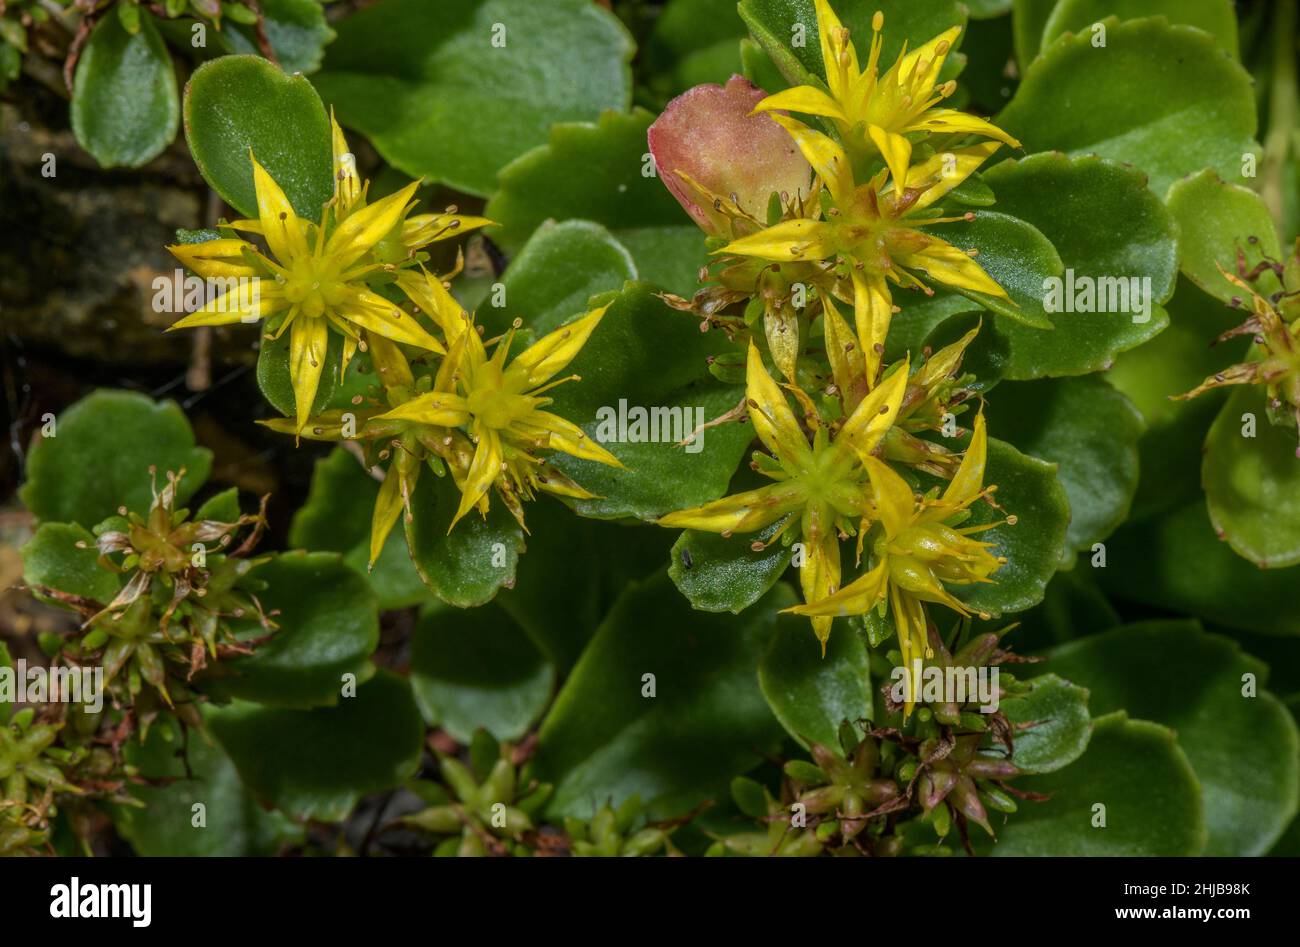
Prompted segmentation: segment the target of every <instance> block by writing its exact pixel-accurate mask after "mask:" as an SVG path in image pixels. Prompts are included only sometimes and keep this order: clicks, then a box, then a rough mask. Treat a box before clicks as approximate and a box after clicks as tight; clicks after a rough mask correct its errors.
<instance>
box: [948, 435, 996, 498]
mask: <svg viewBox="0 0 1300 947" xmlns="http://www.w3.org/2000/svg"><path fill="white" fill-rule="evenodd" d="M987 460H988V432H987V431H986V429H985V425H984V412H983V411H981V412H980V413H979V414H977V415H975V430H974V432H973V433H972V434H971V437H970V444H969V445H967V447H966V456H964V457H963V458H962V459H961V466H959V467H958V468H957V472H956V473H955V474H953V477H952V482H951V483H949V484H948V489H946V490H944V492H943V502H944V503H953V504H957V505H960V506H965V505H966V504H968V503H970V502H971V500H973V499H975V498H976V497H977V496H979V494H980V491H981V490H983V489H984V465H985V462H986V461H987Z"/></svg>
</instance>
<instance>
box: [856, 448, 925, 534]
mask: <svg viewBox="0 0 1300 947" xmlns="http://www.w3.org/2000/svg"><path fill="white" fill-rule="evenodd" d="M864 466H865V467H866V468H867V476H868V477H869V478H870V479H871V493H872V500H873V504H874V507H875V511H876V517H877V518H878V519H879V520H880V522H881V523H882V524H883V525H884V527H885V536H886V537H888V538H889V539H893V538H894V537H895V536H898V535H899V534H900V533H902V532H903V530H905V529H906V528H907V527H908V526H909V525H910V524H911V522H912V520H913V519H915V514H916V498H915V497H914V496H913V495H912V488H911V487H910V486H908V483H907V481H906V480H904V479H903V478H902V477H900V476H899V475H898V474H897V473H896V472H895V471H894V468H892V467H890V466H889V464H887V463H885V462H884V461H883V460H878V459H877V458H875V457H866V458H864Z"/></svg>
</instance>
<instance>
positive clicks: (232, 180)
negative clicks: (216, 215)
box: [185, 56, 334, 338]
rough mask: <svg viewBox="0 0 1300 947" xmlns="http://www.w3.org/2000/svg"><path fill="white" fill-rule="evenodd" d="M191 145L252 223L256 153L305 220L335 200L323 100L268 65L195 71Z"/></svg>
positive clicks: (207, 175)
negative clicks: (252, 160)
mask: <svg viewBox="0 0 1300 947" xmlns="http://www.w3.org/2000/svg"><path fill="white" fill-rule="evenodd" d="M185 139H186V141H188V142H189V146H190V154H192V155H193V156H194V163H195V164H197V165H198V167H199V171H200V172H201V173H202V174H203V177H204V180H206V181H207V182H208V183H209V184H211V185H212V187H213V188H214V189H215V190H216V192H217V193H218V194H220V195H221V196H222V198H223V199H224V200H225V201H226V203H227V204H229V205H230V206H231V207H233V208H235V210H237V211H239V212H240V213H241V214H243V215H244V216H245V217H256V216H257V194H256V191H255V190H254V188H253V165H252V162H251V161H250V160H249V151H250V150H251V151H252V154H253V155H254V156H255V157H256V158H257V161H258V163H259V164H260V165H262V167H264V168H266V171H267V173H268V174H270V175H271V177H272V178H273V179H274V180H275V183H276V184H278V185H280V187H281V189H283V191H284V194H285V197H287V198H288V199H289V203H291V204H292V205H293V209H294V212H295V213H297V215H298V216H299V217H305V218H306V219H307V220H312V221H318V220H320V214H321V207H322V206H323V205H324V204H325V202H326V201H328V200H329V199H330V198H331V197H332V196H333V195H334V174H333V170H332V168H333V158H332V151H331V145H330V128H329V118H328V116H327V115H326V114H325V107H324V106H323V105H322V104H321V101H320V96H318V95H317V94H316V90H315V89H313V88H312V86H311V83H310V82H308V81H307V80H306V79H304V78H303V77H302V76H298V75H294V76H286V75H285V74H284V73H283V72H281V71H280V70H279V69H277V68H276V67H275V66H274V65H273V64H272V63H269V62H267V61H266V60H265V59H261V58H259V57H257V56H222V57H221V58H219V59H214V60H212V61H211V62H206V63H204V64H203V65H202V66H200V67H199V68H198V69H196V70H194V75H193V76H191V77H190V81H189V83H187V84H186V86H185ZM286 338H287V336H286Z"/></svg>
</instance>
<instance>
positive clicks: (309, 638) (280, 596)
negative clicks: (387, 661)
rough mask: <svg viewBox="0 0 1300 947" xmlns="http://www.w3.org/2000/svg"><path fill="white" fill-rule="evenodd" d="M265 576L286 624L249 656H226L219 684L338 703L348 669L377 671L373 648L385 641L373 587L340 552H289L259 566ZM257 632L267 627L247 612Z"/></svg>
mask: <svg viewBox="0 0 1300 947" xmlns="http://www.w3.org/2000/svg"><path fill="white" fill-rule="evenodd" d="M253 577H254V578H256V579H258V580H260V581H262V582H264V583H266V588H265V590H263V591H261V592H259V593H258V599H259V600H260V601H261V603H262V607H263V608H264V609H265V610H266V611H267V612H268V613H278V614H274V617H273V619H272V620H273V621H274V622H275V623H276V624H277V625H278V626H279V630H277V631H276V632H275V633H274V635H273V636H272V637H271V639H270V640H269V641H266V642H264V643H263V644H260V645H258V646H257V650H256V651H255V652H254V653H253V654H252V655H250V656H249V657H242V658H234V659H231V660H229V661H223V662H221V664H220V665H218V666H217V671H218V673H220V674H221V676H220V677H219V678H218V679H217V680H216V681H214V686H215V687H217V688H219V689H220V691H221V692H222V693H225V694H229V695H231V696H234V697H239V698H242V699H244V700H252V701H257V702H258V703H262V704H268V705H272V706H279V707H316V706H321V705H323V704H335V703H337V702H338V701H339V695H340V694H341V693H342V691H343V687H344V684H345V682H346V679H347V678H346V676H347V675H352V676H354V677H355V678H356V679H357V680H361V681H364V680H366V679H367V678H369V677H370V676H371V675H372V674H373V673H374V668H373V667H372V666H371V664H370V655H371V653H372V652H373V651H374V650H375V646H376V645H377V644H378V643H379V612H378V608H377V605H376V603H375V598H374V594H373V593H372V592H371V591H370V589H369V587H368V586H367V585H366V580H365V579H363V578H362V577H361V576H360V575H359V574H358V573H357V572H355V571H354V570H352V569H349V568H348V567H347V566H346V565H344V563H343V560H342V558H341V557H340V556H339V555H338V554H337V553H331V552H286V553H280V554H279V555H277V556H276V557H275V558H273V559H272V560H271V561H270V562H267V563H265V564H263V565H260V566H258V567H257V569H256V570H255V571H254V572H253ZM237 627H239V628H240V629H241V631H242V632H243V633H245V634H246V635H251V636H254V637H261V636H263V635H265V634H266V632H265V630H263V628H262V627H261V625H260V624H259V623H258V622H257V621H255V620H253V619H248V620H245V621H243V622H241V623H239V624H238V625H237Z"/></svg>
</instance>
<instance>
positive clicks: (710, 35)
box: [639, 0, 746, 102]
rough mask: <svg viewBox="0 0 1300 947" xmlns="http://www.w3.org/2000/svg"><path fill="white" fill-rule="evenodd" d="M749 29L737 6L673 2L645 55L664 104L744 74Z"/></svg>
mask: <svg viewBox="0 0 1300 947" xmlns="http://www.w3.org/2000/svg"><path fill="white" fill-rule="evenodd" d="M745 35H746V33H745V24H744V23H743V22H742V21H741V19H740V17H739V16H737V15H736V4H735V3H733V2H732V0H669V2H668V3H666V4H665V5H664V8H663V12H662V13H660V14H659V17H658V19H656V20H655V24H654V26H653V27H652V28H651V30H650V34H649V35H648V36H647V37H646V39H645V41H644V42H643V43H642V46H641V49H640V50H639V54H640V56H641V57H642V61H643V62H644V68H645V73H646V74H647V76H648V78H647V84H648V85H649V86H650V88H651V89H652V90H653V91H654V93H655V95H656V97H657V98H658V99H659V100H660V101H665V102H666V101H667V100H668V99H670V98H672V97H673V96H674V95H679V94H680V93H682V92H685V91H686V90H687V89H689V88H691V87H692V86H697V85H700V84H702V83H705V82H726V81H727V80H728V79H729V78H731V77H732V76H733V75H735V74H736V73H738V72H740V71H741V59H740V40H741V38H742V37H744V36H745Z"/></svg>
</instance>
